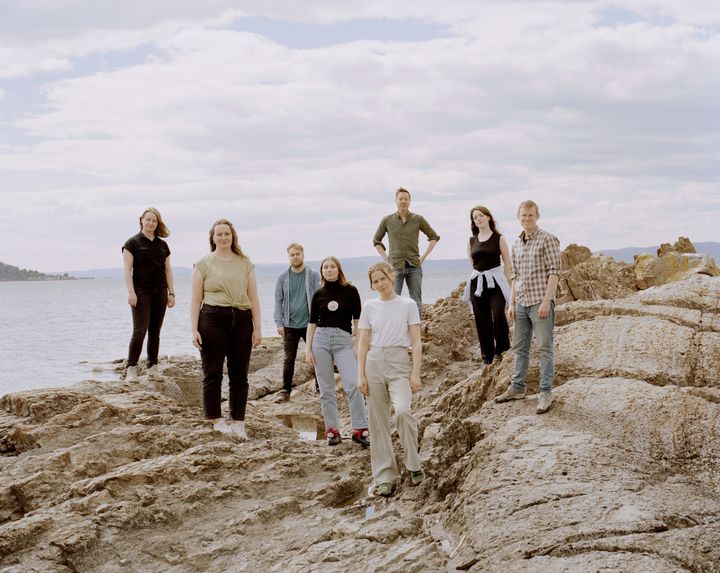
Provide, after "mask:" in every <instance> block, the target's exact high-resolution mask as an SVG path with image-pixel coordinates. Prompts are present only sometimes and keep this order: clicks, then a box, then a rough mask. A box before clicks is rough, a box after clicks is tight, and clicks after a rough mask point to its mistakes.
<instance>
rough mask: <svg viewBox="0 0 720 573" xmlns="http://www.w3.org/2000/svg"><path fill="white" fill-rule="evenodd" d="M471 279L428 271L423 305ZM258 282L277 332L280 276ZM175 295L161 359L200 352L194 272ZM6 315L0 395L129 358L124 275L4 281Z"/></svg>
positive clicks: (1, 305) (1, 330)
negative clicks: (194, 337) (193, 317)
mask: <svg viewBox="0 0 720 573" xmlns="http://www.w3.org/2000/svg"><path fill="white" fill-rule="evenodd" d="M348 278H349V279H350V280H351V281H352V283H353V284H354V285H355V286H356V287H357V288H358V290H359V291H360V297H361V298H362V300H363V301H365V300H368V299H370V298H374V297H375V296H376V295H375V293H373V292H372V291H371V290H370V286H369V284H368V280H367V275H365V274H358V275H351V276H349V277H348ZM466 278H467V273H464V272H459V271H457V270H453V271H450V270H447V271H440V270H438V271H426V272H425V273H424V276H423V302H424V303H433V302H435V301H437V300H438V299H439V298H443V297H446V296H448V295H449V294H450V292H451V291H452V290H453V289H455V288H456V287H457V286H458V284H459V283H460V282H461V281H463V280H465V279H466ZM257 280H258V290H259V293H260V306H261V313H262V330H263V336H266V337H267V336H277V331H276V329H275V322H274V320H273V309H274V293H275V283H276V280H277V276H276V275H270V274H260V273H258V276H257ZM175 294H176V305H175V307H174V308H169V309H167V313H166V314H165V321H164V323H163V328H162V332H161V334H160V356H163V355H166V354H170V355H175V354H191V355H196V356H198V357H199V352H198V351H197V350H196V349H195V347H194V346H193V345H192V341H191V337H190V310H189V308H190V279H189V277H177V278H176V279H175ZM403 294H404V295H407V289H406V290H404V292H403ZM0 317H1V318H2V325H1V326H0V396H2V395H4V394H6V393H8V392H17V391H20V390H29V389H33V388H47V387H53V386H65V385H69V384H73V383H75V382H80V381H82V380H89V379H103V377H105V378H107V377H108V376H111V377H114V375H113V374H108V373H107V372H108V370H107V368H104V369H101V368H97V367H98V366H99V365H101V364H107V363H108V362H112V361H113V360H120V359H123V358H125V357H126V356H127V349H128V343H129V341H130V335H131V332H132V316H131V313H130V307H129V306H128V304H127V290H126V289H125V283H124V281H123V280H122V279H83V280H80V279H79V280H69V281H38V282H0ZM144 358H145V348H143V353H142V355H141V360H142V359H144ZM94 369H97V370H99V371H100V370H102V371H104V373H103V372H94V371H93V370H94Z"/></svg>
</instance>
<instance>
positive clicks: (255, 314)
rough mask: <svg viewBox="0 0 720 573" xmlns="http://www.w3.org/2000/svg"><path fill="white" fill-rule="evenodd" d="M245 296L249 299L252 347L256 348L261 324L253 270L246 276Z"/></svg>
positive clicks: (260, 332) (260, 340)
mask: <svg viewBox="0 0 720 573" xmlns="http://www.w3.org/2000/svg"><path fill="white" fill-rule="evenodd" d="M247 295H248V298H249V299H250V304H251V305H252V306H251V307H250V313H251V314H252V321H253V334H252V346H253V348H257V347H258V345H259V344H260V343H261V342H262V322H261V320H260V297H259V296H258V289H257V280H256V278H255V270H254V269H253V270H252V271H250V274H249V275H248V286H247Z"/></svg>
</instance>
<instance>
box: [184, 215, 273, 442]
mask: <svg viewBox="0 0 720 573" xmlns="http://www.w3.org/2000/svg"><path fill="white" fill-rule="evenodd" d="M190 323H191V327H192V340H193V344H194V345H195V346H196V347H197V348H198V349H199V350H200V356H201V357H202V368H203V411H204V413H205V418H207V419H208V420H210V421H211V422H212V423H213V428H215V429H216V430H220V431H221V432H228V433H230V432H231V433H234V434H235V435H236V436H238V437H239V438H241V439H247V434H246V433H245V423H244V420H245V407H246V405H247V397H248V389H249V387H248V369H249V366H250V353H251V352H252V349H253V348H255V347H256V346H257V345H258V344H260V341H261V340H262V332H261V328H260V300H259V298H258V290H257V282H256V280H255V270H254V266H253V264H252V262H250V259H248V258H247V257H246V256H245V255H244V254H243V252H242V251H241V250H240V246H239V245H238V239H237V233H236V232H235V228H234V227H233V226H232V223H230V221H228V220H226V219H219V220H218V221H215V223H213V225H212V227H211V228H210V254H209V255H207V256H205V257H203V258H202V259H200V260H199V261H198V262H197V263H195V268H194V269H193V272H192V298H191V302H190ZM225 358H227V370H228V378H229V402H230V422H229V423H226V422H225V420H224V419H223V418H222V413H221V411H220V396H221V393H220V391H221V384H222V378H223V364H224V362H225Z"/></svg>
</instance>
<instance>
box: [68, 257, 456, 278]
mask: <svg viewBox="0 0 720 573" xmlns="http://www.w3.org/2000/svg"><path fill="white" fill-rule="evenodd" d="M379 260H380V256H379V255H378V256H370V257H347V258H343V259H340V262H341V263H342V265H343V270H344V271H345V272H346V273H348V274H356V273H362V272H365V271H367V268H368V267H369V266H370V265H371V264H373V263H376V262H378V261H379ZM305 264H307V266H308V267H310V268H311V269H315V270H319V268H320V261H305ZM286 268H288V264H287V263H257V264H256V265H255V272H256V273H257V274H259V275H260V274H262V275H277V274H280V273H281V272H283V271H284V270H285V269H286ZM423 268H424V269H426V270H436V271H446V270H447V271H454V270H465V269H467V268H468V261H467V259H445V260H438V261H435V260H431V259H428V260H427V261H426V262H425V264H424V265H423ZM191 273H192V269H190V268H188V267H173V274H174V275H175V276H176V277H189V276H190V274H191ZM67 274H68V275H70V276H71V277H74V278H78V279H87V278H95V279H117V278H122V277H123V269H122V268H121V267H117V268H109V269H89V270H86V271H68V272H67Z"/></svg>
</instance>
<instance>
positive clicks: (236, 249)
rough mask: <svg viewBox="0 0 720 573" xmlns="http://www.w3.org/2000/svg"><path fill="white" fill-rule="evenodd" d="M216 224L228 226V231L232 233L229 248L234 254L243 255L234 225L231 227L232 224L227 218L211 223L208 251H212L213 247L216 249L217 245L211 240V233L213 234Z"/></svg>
mask: <svg viewBox="0 0 720 573" xmlns="http://www.w3.org/2000/svg"><path fill="white" fill-rule="evenodd" d="M218 225H227V226H228V227H230V232H231V233H232V244H231V245H230V250H231V251H232V252H233V253H235V254H236V255H240V256H241V257H244V256H245V255H244V254H243V252H242V250H241V249H240V244H239V243H238V237H237V233H236V232H235V227H233V224H232V223H231V222H230V221H228V220H227V219H218V220H217V221H215V222H214V223H213V224H212V227H210V252H211V253H212V252H213V251H214V250H215V249H217V245H216V244H215V241H214V240H213V235H214V234H215V227H217V226H218Z"/></svg>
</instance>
